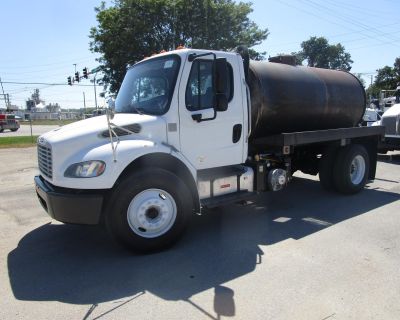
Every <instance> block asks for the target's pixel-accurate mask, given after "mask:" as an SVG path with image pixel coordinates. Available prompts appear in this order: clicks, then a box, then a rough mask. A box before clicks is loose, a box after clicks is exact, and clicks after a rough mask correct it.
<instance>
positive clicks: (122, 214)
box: [105, 169, 192, 252]
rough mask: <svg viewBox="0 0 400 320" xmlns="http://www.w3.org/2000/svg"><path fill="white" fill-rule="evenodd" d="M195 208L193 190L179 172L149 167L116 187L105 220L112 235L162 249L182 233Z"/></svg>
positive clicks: (135, 246) (131, 244) (143, 248)
mask: <svg viewBox="0 0 400 320" xmlns="http://www.w3.org/2000/svg"><path fill="white" fill-rule="evenodd" d="M191 208H192V202H191V195H190V192H189V191H188V189H187V187H186V185H185V184H184V183H183V181H182V180H180V179H179V178H178V177H177V176H176V175H175V174H173V173H171V172H169V171H166V170H163V169H152V170H149V169H145V170H142V171H140V172H135V173H133V174H131V175H129V176H127V177H126V178H125V179H124V180H123V181H122V182H121V183H120V184H119V185H118V186H117V187H116V188H115V190H114V192H113V195H112V198H111V201H110V203H109V205H108V209H107V212H106V219H105V220H106V225H107V228H108V230H109V231H110V233H111V235H112V236H113V237H114V238H115V239H116V240H117V241H118V242H119V243H121V244H123V245H125V246H127V247H128V248H129V249H132V250H134V251H139V252H151V251H159V250H162V249H165V248H167V247H169V246H171V245H172V244H173V243H175V242H176V241H177V240H178V239H179V237H180V236H181V235H182V233H183V231H184V229H185V227H186V224H187V220H188V216H189V213H190V212H191Z"/></svg>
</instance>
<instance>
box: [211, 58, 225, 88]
mask: <svg viewBox="0 0 400 320" xmlns="http://www.w3.org/2000/svg"><path fill="white" fill-rule="evenodd" d="M214 70H215V77H214V79H215V92H216V93H217V94H218V93H223V94H226V91H227V89H228V63H227V62H226V59H225V58H217V59H215V60H214Z"/></svg>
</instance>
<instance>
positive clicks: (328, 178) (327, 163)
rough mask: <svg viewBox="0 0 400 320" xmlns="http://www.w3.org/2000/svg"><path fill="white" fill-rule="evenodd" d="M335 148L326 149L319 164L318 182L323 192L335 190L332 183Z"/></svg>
mask: <svg viewBox="0 0 400 320" xmlns="http://www.w3.org/2000/svg"><path fill="white" fill-rule="evenodd" d="M337 152H338V150H337V148H335V147H328V148H327V149H326V150H325V151H324V153H323V155H322V158H321V160H320V162H319V168H318V170H319V181H320V183H321V185H322V187H323V188H324V189H325V190H328V191H333V190H334V189H335V186H334V183H333V166H334V164H335V160H336V155H337Z"/></svg>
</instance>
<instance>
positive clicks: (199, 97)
mask: <svg viewBox="0 0 400 320" xmlns="http://www.w3.org/2000/svg"><path fill="white" fill-rule="evenodd" d="M212 65H213V63H212V60H195V61H194V62H193V64H192V69H191V71H190V75H189V80H188V84H187V87H186V94H185V102H186V108H187V109H188V110H190V111H196V110H202V109H209V108H213V107H214V105H215V101H214V98H215V94H214V87H213V72H212ZM228 73H229V74H228V79H229V81H228V86H227V87H228V88H227V92H226V95H227V97H228V101H230V100H232V97H233V77H232V67H231V66H230V65H229V64H228Z"/></svg>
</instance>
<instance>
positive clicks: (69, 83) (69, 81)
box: [67, 77, 72, 86]
mask: <svg viewBox="0 0 400 320" xmlns="http://www.w3.org/2000/svg"><path fill="white" fill-rule="evenodd" d="M67 79H68V85H70V86H72V79H71V77H68V78H67Z"/></svg>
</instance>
